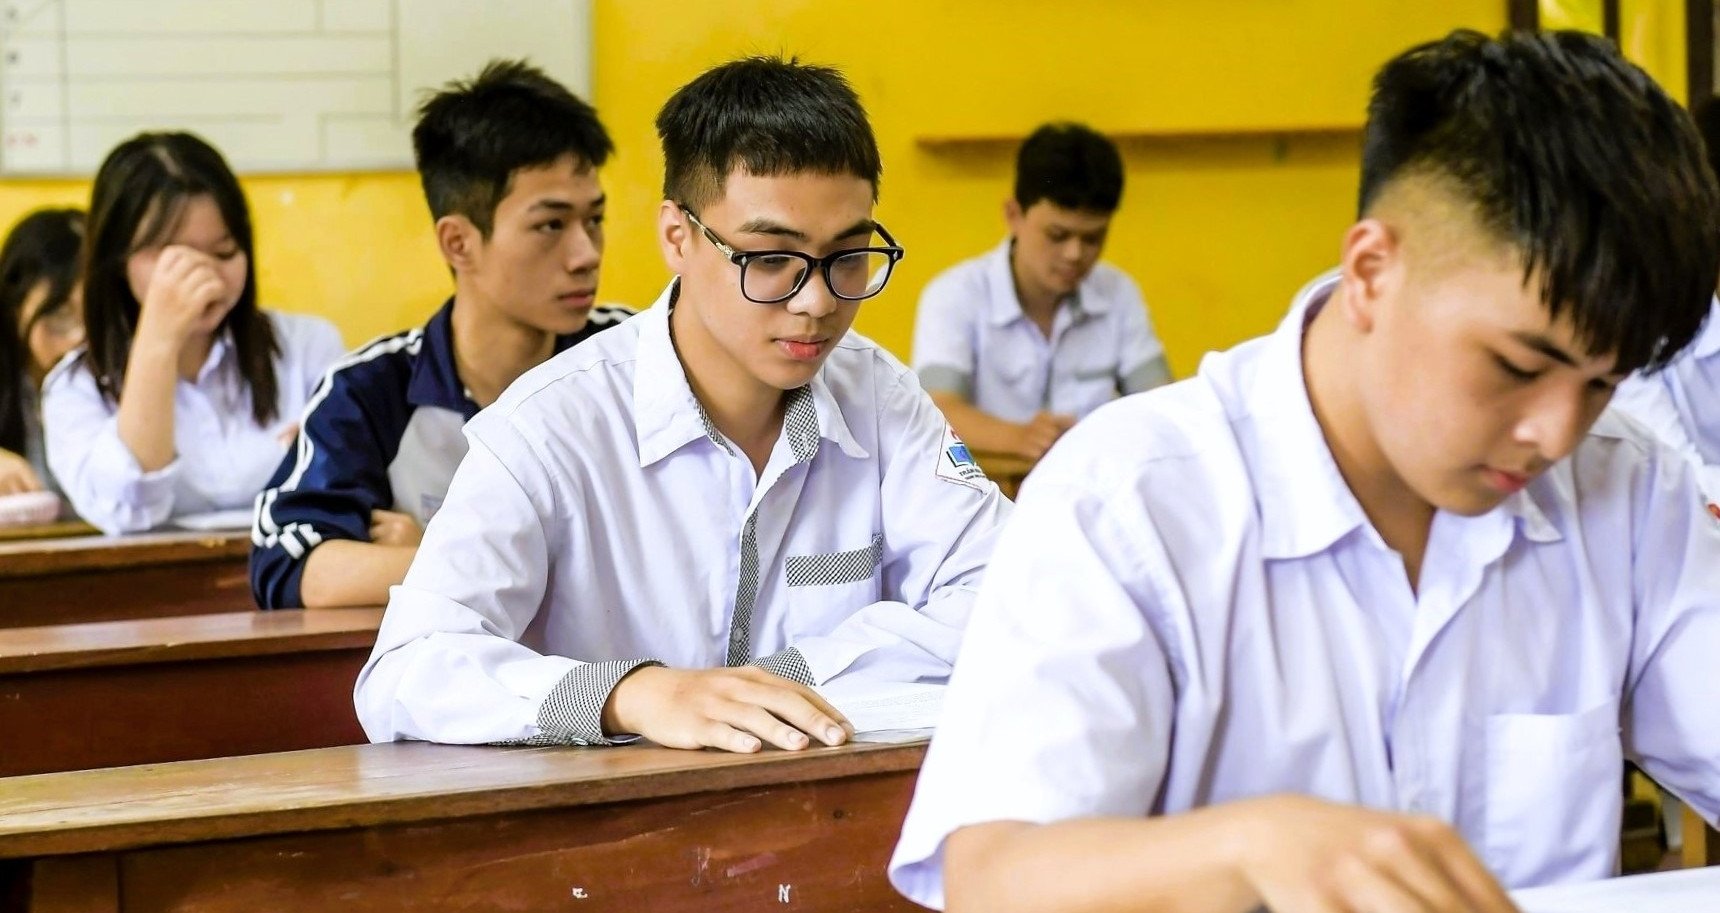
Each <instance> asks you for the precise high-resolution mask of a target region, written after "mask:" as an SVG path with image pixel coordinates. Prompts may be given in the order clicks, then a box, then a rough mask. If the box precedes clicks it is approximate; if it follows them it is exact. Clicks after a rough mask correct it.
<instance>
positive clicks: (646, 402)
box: [629, 278, 869, 467]
mask: <svg viewBox="0 0 1720 913" xmlns="http://www.w3.org/2000/svg"><path fill="white" fill-rule="evenodd" d="M680 289H681V280H680V279H679V278H676V279H673V280H671V281H670V282H669V286H668V287H667V288H665V289H664V290H663V293H662V294H661V295H659V296H657V300H656V302H655V303H653V304H652V305H651V307H650V308H648V309H646V310H645V311H644V312H643V313H641V314H639V315H638V316H637V317H634V318H632V319H631V320H630V321H629V323H633V324H636V325H637V326H638V328H639V349H638V353H637V355H636V356H635V359H636V360H635V366H634V374H633V421H634V427H635V433H636V434H637V435H638V445H639V465H640V466H641V467H644V466H649V465H651V464H652V463H655V462H657V461H658V460H661V459H663V458H664V457H666V456H668V455H669V454H671V453H674V452H675V451H677V450H679V449H681V448H682V447H684V446H686V445H687V444H688V443H690V442H692V441H695V440H698V439H699V438H706V439H708V440H709V441H710V442H711V443H713V444H715V445H716V446H717V447H719V448H722V449H723V450H729V444H728V442H727V441H726V440H724V438H723V436H722V435H721V434H720V433H718V431H717V428H716V425H714V424H713V423H712V422H711V419H710V416H709V415H708V414H707V413H706V412H705V408H704V406H702V405H700V404H699V400H698V398H697V397H695V396H694V395H693V388H692V385H691V384H689V383H688V382H687V372H686V370H685V369H684V368H682V367H681V360H680V358H679V357H677V356H676V354H675V344H674V341H673V340H672V339H671V338H670V335H669V314H670V313H671V312H672V311H673V310H674V308H675V299H676V298H677V297H678V296H679V295H680ZM828 369H829V363H828V362H826V363H825V365H824V366H822V367H820V368H819V369H818V373H817V374H815V375H813V377H812V381H811V382H810V383H808V384H807V385H806V386H804V387H798V388H796V389H794V390H791V391H789V394H788V404H787V407H786V409H785V410H784V414H783V425H782V427H783V434H785V435H787V436H788V443H789V446H790V447H791V448H792V450H793V452H794V455H795V462H797V463H804V462H806V461H807V460H810V459H812V457H813V456H814V455H815V454H816V453H817V451H818V442H819V440H820V439H823V440H828V441H830V442H831V443H834V444H836V446H838V447H840V448H841V449H842V452H843V453H845V454H847V455H849V456H851V457H854V458H856V459H866V458H867V457H868V456H869V454H868V453H867V452H866V450H865V449H864V448H862V447H861V446H860V444H859V442H858V441H856V440H855V439H854V434H853V432H852V431H851V430H849V428H848V423H847V421H845V420H844V419H843V417H842V410H841V409H840V408H838V406H837V403H836V398H835V396H834V395H832V394H831V392H830V386H829V384H828V383H827V382H826V381H825V377H824V375H825V372H826V371H827V370H828Z"/></svg>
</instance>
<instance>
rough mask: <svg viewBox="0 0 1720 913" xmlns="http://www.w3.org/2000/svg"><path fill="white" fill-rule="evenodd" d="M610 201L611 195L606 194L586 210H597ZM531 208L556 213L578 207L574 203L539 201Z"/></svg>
mask: <svg viewBox="0 0 1720 913" xmlns="http://www.w3.org/2000/svg"><path fill="white" fill-rule="evenodd" d="M608 201H609V195H608V194H604V195H603V196H600V197H598V198H597V199H595V200H592V201H591V202H590V203H587V204H585V208H586V209H597V208H599V207H601V206H602V205H603V204H604V203H607V202H608ZM531 208H532V209H534V210H537V209H549V210H554V211H555V212H569V211H571V210H573V209H575V208H576V207H575V206H574V205H573V204H572V203H569V202H568V201H566V200H538V201H537V202H535V203H533V204H532V205H531Z"/></svg>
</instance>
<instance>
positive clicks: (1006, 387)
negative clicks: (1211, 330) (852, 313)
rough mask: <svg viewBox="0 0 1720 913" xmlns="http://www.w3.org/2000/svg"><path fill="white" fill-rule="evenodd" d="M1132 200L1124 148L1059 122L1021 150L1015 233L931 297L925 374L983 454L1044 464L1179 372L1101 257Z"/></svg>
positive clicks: (917, 328) (937, 285) (1121, 277)
mask: <svg viewBox="0 0 1720 913" xmlns="http://www.w3.org/2000/svg"><path fill="white" fill-rule="evenodd" d="M1122 198H1123V159H1122V156H1121V155H1119V154H1118V152H1117V147H1116V145H1115V144H1113V143H1112V142H1111V141H1110V140H1109V139H1106V138H1105V137H1104V136H1102V135H1101V134H1099V133H1097V132H1095V131H1093V130H1091V129H1089V128H1087V127H1084V126H1081V125H1080V124H1046V125H1045V126H1043V127H1040V128H1039V129H1037V130H1035V131H1034V132H1033V134H1032V135H1031V136H1029V137H1028V138H1027V140H1026V141H1025V142H1024V143H1022V145H1021V149H1020V151H1019V152H1017V154H1016V162H1015V195H1014V196H1013V197H1012V198H1010V199H1009V200H1008V201H1007V202H1006V203H1004V207H1003V215H1004V221H1005V222H1006V223H1007V224H1008V225H1009V237H1008V238H1006V239H1005V240H1004V242H1003V243H1002V244H1000V245H998V246H997V247H996V248H995V249H993V250H992V251H991V252H990V253H987V254H984V255H982V256H979V257H975V258H973V259H972V260H968V261H966V262H963V263H959V264H957V265H955V266H953V267H950V268H949V269H948V270H945V271H944V272H943V273H941V274H939V275H938V276H937V277H936V278H935V279H933V280H932V281H931V282H930V283H929V284H928V285H927V286H926V289H925V291H924V292H922V293H921V294H920V308H919V312H918V314H917V315H916V317H915V325H914V370H915V371H916V372H917V373H918V374H919V375H920V382H921V383H922V384H924V385H925V387H926V390H927V391H928V392H930V393H931V395H932V399H933V401H935V402H936V403H937V404H938V406H939V408H941V409H943V411H944V414H945V415H947V416H949V419H950V424H952V425H954V426H955V429H956V432H957V433H959V434H960V435H961V436H962V438H963V439H964V440H966V441H967V442H968V444H969V445H971V446H972V447H974V448H975V449H977V450H981V451H985V452H988V453H1007V454H1013V455H1016V456H1020V457H1022V458H1024V459H1028V460H1037V459H1039V458H1040V457H1041V456H1044V455H1045V451H1046V450H1047V449H1048V448H1050V446H1051V445H1052V443H1054V442H1055V441H1056V440H1057V438H1058V436H1060V435H1061V434H1062V433H1063V432H1064V431H1067V430H1068V429H1069V427H1070V426H1071V425H1073V424H1074V423H1075V420H1076V419H1079V418H1080V417H1082V416H1084V415H1086V414H1087V413H1089V412H1091V411H1093V410H1094V409H1096V408H1098V407H1099V406H1101V405H1104V404H1105V403H1107V402H1110V401H1111V400H1112V399H1115V398H1116V397H1117V396H1118V395H1121V394H1129V393H1138V392H1140V391H1142V390H1147V389H1150V388H1152V387H1156V386H1159V385H1160V384H1164V383H1168V382H1169V381H1170V379H1171V374H1170V368H1169V367H1168V366H1167V365H1166V363H1165V350H1164V346H1163V345H1162V344H1160V342H1159V340H1158V337H1157V336H1155V335H1153V328H1152V324H1151V322H1150V321H1149V320H1148V318H1147V306H1146V303H1145V302H1144V301H1142V300H1141V291H1140V289H1139V288H1137V287H1136V286H1135V282H1134V280H1133V279H1130V278H1129V277H1128V275H1127V274H1125V273H1124V272H1123V271H1122V270H1119V269H1117V268H1116V267H1114V266H1111V265H1109V264H1105V263H1100V262H1099V255H1100V254H1101V253H1103V252H1104V249H1105V237H1106V235H1107V234H1108V233H1109V232H1110V230H1111V218H1112V217H1113V216H1114V215H1115V214H1116V212H1117V207H1118V206H1119V205H1120V204H1121V203H1122Z"/></svg>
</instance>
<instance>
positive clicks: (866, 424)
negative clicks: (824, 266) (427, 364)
mask: <svg viewBox="0 0 1720 913" xmlns="http://www.w3.org/2000/svg"><path fill="white" fill-rule="evenodd" d="M675 289H676V286H675V285H673V284H671V286H670V288H669V289H668V290H667V291H665V292H664V297H663V298H660V299H659V300H658V302H657V304H656V305H655V306H653V307H652V308H651V309H650V310H648V311H646V312H644V313H642V314H640V315H639V316H637V317H635V318H633V319H632V320H629V321H627V322H626V323H623V324H621V325H620V326H618V327H616V328H615V329H612V330H608V331H606V332H604V333H601V334H599V335H598V336H596V337H594V338H592V339H590V340H588V341H586V342H584V343H581V344H580V345H578V346H576V347H574V348H572V349H570V350H568V351H566V352H563V353H562V354H560V355H557V356H555V357H554V358H552V359H550V360H549V361H547V362H545V363H544V364H543V365H540V366H538V367H537V368H534V369H533V370H531V371H529V372H527V373H526V374H525V375H524V376H523V377H521V378H520V379H519V380H518V381H517V382H515V383H514V384H513V386H511V387H509V388H508V390H507V392H506V393H505V394H504V395H503V396H502V398H501V399H500V400H499V401H497V402H496V404H495V405H493V406H491V407H489V408H488V409H485V410H484V411H483V412H481V413H479V414H478V416H477V417H476V418H474V419H473V420H472V421H470V422H468V423H467V425H466V436H467V440H468V443H469V445H470V450H469V451H468V453H467V456H466V459H465V460H464V461H463V462H462V463H461V464H460V468H459V469H458V470H457V471H456V472H455V474H454V480H453V483H452V484H451V485H450V487H449V490H448V497H447V500H446V501H444V502H443V504H442V508H441V510H440V511H438V512H437V514H436V517H435V519H434V520H432V521H431V522H430V525H429V528H428V529H427V530H426V533H425V537H424V542H423V545H422V546H420V548H419V551H418V557H417V560H415V561H414V562H413V564H412V569H411V570H410V571H409V572H408V573H407V575H406V580H405V582H404V583H403V584H402V585H401V586H398V587H396V588H395V589H394V590H393V594H392V598H391V599H390V601H389V604H388V611H387V614H386V615H385V617H384V618H383V622H382V629H381V631H380V633H379V635H378V638H377V644H376V650H375V652H374V653H373V654H372V655H371V658H370V662H369V663H368V664H367V665H366V666H365V668H364V670H363V672H361V673H360V675H359V679H358V686H357V689H356V703H357V707H358V716H359V720H360V721H361V722H362V723H363V724H364V728H365V731H366V732H367V733H368V734H369V735H370V737H371V739H373V740H375V741H387V740H392V739H424V740H428V741H438V742H454V743H476V742H499V741H511V740H534V741H541V742H573V743H580V744H600V743H603V742H604V741H606V740H605V739H604V737H603V734H602V731H601V719H600V710H601V708H602V705H603V703H604V701H605V700H606V699H607V696H608V693H609V691H610V690H611V689H612V688H613V687H614V685H615V683H616V682H617V681H619V680H620V678H621V676H622V675H624V674H625V673H626V672H627V671H629V670H631V669H633V668H634V667H636V666H637V665H638V664H639V663H640V661H641V660H644V659H646V658H650V659H654V660H658V661H661V662H663V663H666V664H668V665H670V666H674V667H684V668H715V667H722V666H725V665H727V666H739V665H745V664H748V663H757V664H760V665H763V666H765V667H766V668H769V669H771V670H772V671H775V672H778V673H779V674H783V675H785V676H788V677H790V678H794V679H797V680H800V681H802V682H806V683H815V684H822V683H824V682H826V681H828V680H830V679H831V678H833V677H835V676H837V675H838V674H842V673H864V674H866V675H868V676H870V677H875V678H878V679H883V680H888V681H903V682H912V681H942V680H944V678H945V677H946V676H947V675H948V673H949V667H950V664H951V663H953V662H954V660H955V655H956V650H957V648H958V646H959V645H960V642H961V637H962V630H963V628H964V626H965V625H966V622H967V615H968V610H969V608H970V606H971V605H972V601H973V597H974V593H975V590H976V587H977V585H978V583H979V579H980V575H981V572H982V571H983V570H984V568H985V566H986V562H987V560H988V558H989V557H990V554H991V549H992V544H993V540H994V537H995V531H996V529H997V528H998V527H999V526H1000V525H1001V523H1002V521H1003V519H1004V518H1005V517H1006V515H1007V513H1008V510H1009V507H1010V504H1009V502H1008V501H1007V500H1006V499H1005V498H1004V497H1003V496H1002V495H1001V494H999V493H998V490H997V487H996V486H995V485H993V484H992V483H991V482H989V481H988V480H986V479H985V478H984V476H983V474H980V473H979V471H978V467H977V466H976V465H974V464H973V462H972V460H971V459H970V458H969V457H968V455H967V452H966V448H965V447H962V446H961V444H960V442H959V441H957V440H956V439H955V438H954V436H953V435H952V434H951V433H950V431H949V430H948V425H947V424H946V423H945V422H944V419H943V417H942V416H941V415H940V414H939V412H938V410H937V407H936V406H934V405H933V404H932V401H931V399H930V397H928V396H927V395H926V394H925V393H924V392H923V391H922V390H921V389H920V386H919V384H918V382H917V381H916V380H915V378H914V376H913V374H912V373H911V372H910V371H909V370H908V369H907V368H906V367H905V366H903V365H902V364H901V362H899V361H897V360H896V359H894V358H892V357H891V356H890V355H889V354H887V353H885V352H884V351H883V350H881V349H879V348H878V347H877V346H876V345H875V344H873V343H872V342H870V341H868V340H866V339H864V338H862V337H860V336H859V335H857V334H853V333H850V334H849V335H848V336H847V337H846V338H845V339H843V340H842V341H841V342H840V343H838V344H837V346H836V349H835V351H834V352H832V353H831V354H830V357H829V360H828V361H827V362H825V364H824V366H823V368H822V369H821V370H820V371H819V373H818V374H817V375H816V376H815V377H814V379H813V381H812V382H811V383H810V384H809V385H808V386H806V387H802V388H800V390H799V391H798V392H797V393H796V394H793V395H791V398H790V401H789V406H788V409H787V414H786V416H785V417H784V420H783V429H782V435H781V437H780V438H779V439H778V440H777V443H776V447H775V450H774V451H773V452H772V453H771V456H770V459H769V462H768V464H767V465H766V466H765V469H764V472H763V475H762V477H761V476H758V475H756V474H755V473H754V471H753V467H752V464H751V462H750V461H749V460H748V459H747V457H746V456H745V454H743V453H742V452H741V450H740V448H739V447H737V446H735V445H734V444H732V443H731V442H729V441H728V440H726V439H725V438H724V437H722V436H721V435H720V434H719V433H718V432H717V431H716V430H715V428H714V427H713V426H712V425H711V424H710V422H709V421H708V420H707V418H706V417H705V413H704V411H703V409H701V408H700V406H699V404H698V401H697V400H696V399H695V398H694V397H693V393H692V389H691V388H690V387H689V386H688V383H687V377H686V374H685V372H684V371H683V370H682V368H681V365H680V362H679V360H678V359H677V357H676V355H675V351H674V348H673V346H672V344H671V342H670V338H669V322H668V316H669V311H670V307H671V304H672V295H673V294H674V292H675Z"/></svg>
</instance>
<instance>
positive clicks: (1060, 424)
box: [1019, 412, 1075, 462]
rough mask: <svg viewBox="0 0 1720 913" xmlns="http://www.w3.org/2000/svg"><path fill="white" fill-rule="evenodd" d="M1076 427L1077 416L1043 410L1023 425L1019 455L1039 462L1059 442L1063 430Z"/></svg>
mask: <svg viewBox="0 0 1720 913" xmlns="http://www.w3.org/2000/svg"><path fill="white" fill-rule="evenodd" d="M1073 427H1075V417H1074V416H1071V415H1058V414H1057V413H1055V412H1041V413H1039V414H1038V415H1035V416H1034V417H1033V418H1031V419H1029V420H1028V422H1027V424H1025V425H1022V426H1021V449H1020V452H1019V455H1020V456H1022V457H1025V458H1027V459H1029V460H1033V461H1035V462H1037V461H1038V460H1039V458H1040V457H1042V456H1044V455H1045V451H1047V450H1050V449H1051V445H1052V444H1055V443H1057V439H1058V438H1060V437H1062V436H1063V432H1065V431H1068V430H1069V429H1070V428H1073Z"/></svg>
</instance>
